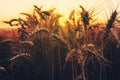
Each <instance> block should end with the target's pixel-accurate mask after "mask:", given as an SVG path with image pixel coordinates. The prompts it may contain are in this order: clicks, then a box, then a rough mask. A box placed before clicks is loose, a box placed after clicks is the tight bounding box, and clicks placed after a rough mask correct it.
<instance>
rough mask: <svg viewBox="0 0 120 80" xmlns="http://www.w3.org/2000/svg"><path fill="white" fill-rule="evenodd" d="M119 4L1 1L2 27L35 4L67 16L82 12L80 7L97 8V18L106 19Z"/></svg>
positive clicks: (98, 0) (82, 0)
mask: <svg viewBox="0 0 120 80" xmlns="http://www.w3.org/2000/svg"><path fill="white" fill-rule="evenodd" d="M110 2H111V3H110ZM119 2H120V1H119V0H0V27H6V26H8V25H6V24H3V23H1V22H2V21H4V20H9V19H12V18H17V17H20V13H21V12H30V11H31V10H32V9H33V5H34V4H35V5H37V6H41V5H43V8H44V9H48V8H54V7H56V8H57V11H58V12H60V13H62V14H63V15H65V16H67V15H68V14H69V13H70V11H71V10H73V9H77V10H80V8H79V5H82V6H84V7H85V8H86V9H89V8H91V7H92V8H94V7H95V8H96V10H97V11H98V13H99V14H98V15H97V17H98V18H99V19H105V18H104V17H106V15H105V13H107V15H109V14H108V11H109V9H110V6H109V5H110V4H112V5H113V7H116V5H118V3H119ZM106 5H107V6H106ZM108 7H109V8H108Z"/></svg>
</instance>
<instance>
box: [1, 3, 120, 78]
mask: <svg viewBox="0 0 120 80" xmlns="http://www.w3.org/2000/svg"><path fill="white" fill-rule="evenodd" d="M118 7H119V5H116V6H115V8H114V7H113V6H112V5H111V8H110V12H111V15H110V17H109V16H107V17H109V18H108V20H107V21H106V23H99V22H98V21H97V20H96V19H94V15H95V14H97V13H96V12H97V11H95V10H94V7H93V8H90V10H87V9H85V8H84V6H82V5H79V9H80V11H76V10H73V11H72V12H71V13H70V15H69V18H68V19H66V20H65V21H64V22H62V23H61V20H60V19H61V17H63V15H61V14H59V13H57V12H55V8H51V9H47V10H43V9H42V8H43V6H37V5H34V6H33V12H32V13H24V12H23V13H21V15H22V16H24V18H21V17H20V18H13V19H10V20H6V21H3V23H5V24H8V25H10V26H11V27H14V26H18V27H17V28H12V29H10V30H0V80H120V15H119V11H118V10H117V9H118ZM78 12H79V13H78ZM76 15H78V16H79V17H76ZM63 24H64V25H63Z"/></svg>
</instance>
